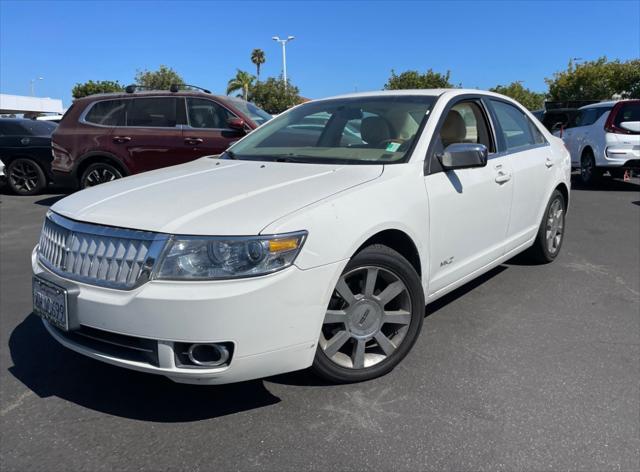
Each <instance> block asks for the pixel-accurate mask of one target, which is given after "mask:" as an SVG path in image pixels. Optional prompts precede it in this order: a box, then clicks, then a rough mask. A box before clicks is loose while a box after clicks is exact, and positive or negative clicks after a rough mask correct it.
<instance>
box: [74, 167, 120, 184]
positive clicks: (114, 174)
mask: <svg viewBox="0 0 640 472" xmlns="http://www.w3.org/2000/svg"><path fill="white" fill-rule="evenodd" d="M121 178H122V172H120V170H119V169H118V168H116V167H115V166H113V165H111V164H108V163H106V162H96V163H94V164H91V165H90V166H89V167H87V168H86V169H85V171H84V172H83V173H82V176H81V177H80V188H81V189H85V188H87V187H95V186H96V185H100V184H104V183H106V182H111V181H113V180H116V179H121Z"/></svg>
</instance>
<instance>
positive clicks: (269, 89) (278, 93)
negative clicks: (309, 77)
mask: <svg viewBox="0 0 640 472" xmlns="http://www.w3.org/2000/svg"><path fill="white" fill-rule="evenodd" d="M249 98H250V100H251V101H252V102H254V103H255V104H256V105H258V106H259V107H260V108H262V109H263V110H265V111H267V112H268V113H272V114H277V113H282V112H283V111H285V110H286V109H288V108H290V107H292V106H294V105H297V104H299V103H301V102H302V98H301V97H300V90H299V89H298V87H296V86H295V85H292V84H291V82H289V81H288V80H287V84H286V87H285V83H284V81H283V80H282V79H281V78H275V77H269V78H268V79H267V80H265V81H264V82H259V83H257V84H256V85H255V86H253V87H252V88H251V94H250V96H249Z"/></svg>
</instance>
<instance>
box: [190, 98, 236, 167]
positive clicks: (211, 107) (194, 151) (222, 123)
mask: <svg viewBox="0 0 640 472" xmlns="http://www.w3.org/2000/svg"><path fill="white" fill-rule="evenodd" d="M187 116H188V125H187V126H185V127H184V130H183V137H184V143H185V148H186V150H187V154H188V155H189V158H190V159H197V158H198V157H202V156H210V155H215V154H221V153H223V152H224V151H226V150H227V148H228V147H229V146H230V145H231V144H233V143H234V142H235V141H237V140H238V139H240V138H241V137H242V136H244V134H245V133H244V132H243V131H241V130H236V129H231V128H229V126H228V124H227V123H228V120H229V119H230V118H235V117H236V116H235V115H234V114H232V113H231V112H230V111H229V110H227V109H226V108H225V107H223V106H222V105H220V104H218V103H217V102H214V101H213V100H209V99H207V98H192V97H188V98H187Z"/></svg>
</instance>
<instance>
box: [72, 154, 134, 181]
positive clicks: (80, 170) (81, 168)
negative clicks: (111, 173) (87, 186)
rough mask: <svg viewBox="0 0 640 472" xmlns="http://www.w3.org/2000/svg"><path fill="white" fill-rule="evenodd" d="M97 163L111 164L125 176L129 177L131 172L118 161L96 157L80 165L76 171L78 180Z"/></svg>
mask: <svg viewBox="0 0 640 472" xmlns="http://www.w3.org/2000/svg"><path fill="white" fill-rule="evenodd" d="M96 162H104V163H105V164H111V165H112V166H114V167H115V168H116V169H118V170H119V171H120V172H121V173H122V175H123V176H127V175H129V172H128V171H127V169H126V168H125V167H124V166H123V165H122V163H120V162H119V161H118V160H117V159H114V158H112V157H109V156H102V155H96V156H89V157H87V158H85V159H83V160H82V162H81V163H80V164H79V165H78V169H77V170H76V175H77V176H78V179H81V178H82V174H83V173H84V171H85V170H86V169H87V167H89V166H90V165H91V164H95V163H96Z"/></svg>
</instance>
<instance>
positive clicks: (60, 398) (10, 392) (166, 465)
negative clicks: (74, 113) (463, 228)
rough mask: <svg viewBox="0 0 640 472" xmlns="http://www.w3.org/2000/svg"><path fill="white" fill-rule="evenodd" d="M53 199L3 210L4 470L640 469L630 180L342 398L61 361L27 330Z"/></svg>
mask: <svg viewBox="0 0 640 472" xmlns="http://www.w3.org/2000/svg"><path fill="white" fill-rule="evenodd" d="M58 198H60V197H59V196H57V195H40V196H36V197H16V196H12V195H6V194H2V195H0V201H1V204H0V212H1V214H0V224H1V239H0V242H1V252H0V265H1V269H0V271H1V275H0V276H1V278H0V290H1V293H0V298H1V300H0V308H1V319H0V321H1V343H0V362H1V365H0V391H1V395H2V397H1V398H2V402H1V408H0V421H1V423H2V430H1V434H2V438H1V442H0V454H1V455H0V463H1V464H2V469H3V470H6V471H9V470H37V469H40V470H113V469H117V470H140V469H143V468H146V469H151V470H178V469H185V470H186V469H188V470H200V469H207V470H212V469H222V470H251V469H259V470H308V469H313V470H392V469H393V470H425V469H429V470H444V469H448V470H517V469H527V470H558V469H572V470H590V471H595V470H638V469H639V468H640V420H639V418H640V389H639V381H638V379H640V270H639V268H640V180H639V179H633V181H632V182H622V181H612V182H609V183H606V184H604V185H603V186H601V187H599V188H597V189H595V190H589V189H580V188H574V191H573V193H572V199H571V207H570V209H569V212H568V217H567V237H566V240H565V243H564V247H563V251H562V254H561V255H560V256H559V258H558V260H556V261H555V262H554V263H553V264H550V265H545V266H531V265H528V264H527V263H526V262H525V261H523V260H520V259H516V260H512V261H509V262H508V263H506V264H504V265H502V266H500V267H498V268H497V269H495V270H493V271H492V272H490V273H489V274H487V275H485V276H483V277H481V278H480V279H479V280H477V281H474V282H472V283H471V284H469V285H467V286H465V287H463V288H462V289H459V290H458V291H456V292H454V293H453V294H451V295H449V296H447V297H445V298H444V299H442V300H439V301H438V302H436V303H435V304H434V305H432V306H429V307H427V318H426V320H425V324H424V328H423V333H422V336H421V337H420V339H419V340H418V342H417V344H416V346H415V347H414V349H413V350H412V352H411V353H410V354H409V356H408V357H407V359H406V360H405V361H404V362H403V363H402V364H400V366H399V367H398V368H396V369H395V370H394V371H393V372H392V373H391V374H389V375H387V376H385V377H383V378H379V379H377V380H373V381H370V382H366V383H361V384H353V385H343V386H333V385H325V384H323V383H321V382H319V381H318V380H317V379H316V378H315V377H313V376H312V375H311V374H309V373H307V372H296V373H292V374H287V375H282V376H278V377H274V378H269V379H265V380H256V381H251V382H246V383H242V384H236V385H228V386H218V387H201V386H190V385H179V384H174V383H172V382H171V381H169V380H166V379H164V378H161V377H155V376H152V375H147V374H142V373H137V372H133V371H127V370H125V369H120V368H116V367H112V366H109V365H106V364H102V363H99V362H97V361H93V360H91V359H88V358H84V357H83V356H80V355H78V354H75V353H73V352H70V351H68V350H66V349H64V348H63V347H61V346H60V345H58V344H57V343H56V342H55V341H54V340H53V339H51V338H50V336H49V335H48V334H47V333H46V332H45V329H44V328H43V326H42V325H41V323H40V321H39V319H37V318H36V317H35V316H34V315H33V314H30V313H31V298H30V294H31V272H30V253H31V250H32V248H33V246H34V245H35V243H36V241H37V238H38V235H39V231H40V226H41V223H42V219H43V216H44V214H45V212H46V210H47V208H48V206H49V205H51V204H52V203H53V202H55V201H56V200H57V199H58ZM176 316H180V313H176ZM265 316H268V314H265Z"/></svg>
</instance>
